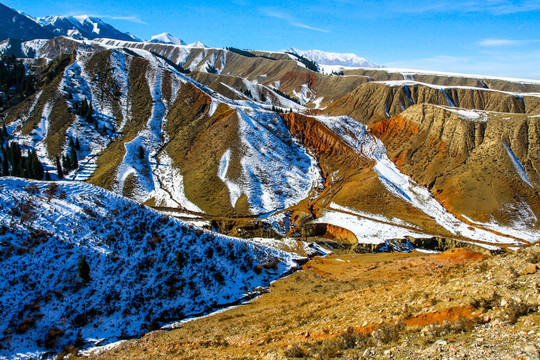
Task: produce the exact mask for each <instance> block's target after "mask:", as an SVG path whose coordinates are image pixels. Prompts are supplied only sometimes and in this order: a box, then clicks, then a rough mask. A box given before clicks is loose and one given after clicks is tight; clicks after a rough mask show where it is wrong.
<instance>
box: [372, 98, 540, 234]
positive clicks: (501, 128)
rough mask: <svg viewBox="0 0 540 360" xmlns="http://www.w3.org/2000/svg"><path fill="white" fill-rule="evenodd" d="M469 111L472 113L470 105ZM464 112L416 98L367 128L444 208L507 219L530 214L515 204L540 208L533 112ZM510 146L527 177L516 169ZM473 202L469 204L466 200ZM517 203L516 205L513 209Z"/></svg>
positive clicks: (539, 130) (538, 128)
mask: <svg viewBox="0 0 540 360" xmlns="http://www.w3.org/2000/svg"><path fill="white" fill-rule="evenodd" d="M469 114H470V113H469ZM475 114H476V116H478V118H480V119H481V120H474V119H472V120H471V119H470V118H467V117H466V116H462V115H460V114H459V113H457V112H455V111H454V110H453V109H451V108H442V107H436V106H431V105H425V104H421V105H415V106H412V107H410V108H409V109H407V110H406V111H404V112H403V113H401V114H400V115H399V116H396V117H393V118H390V119H388V120H383V121H381V122H378V123H375V124H373V125H372V126H371V127H370V130H371V132H372V133H373V134H374V135H375V136H377V137H379V138H380V139H381V140H382V141H383V142H384V143H385V145H386V148H387V150H388V155H389V157H390V158H391V159H392V160H393V161H394V162H395V163H396V164H397V165H398V167H399V168H400V169H401V170H402V171H403V172H404V173H406V174H408V175H410V176H411V177H412V178H413V179H414V180H415V181H416V182H418V183H419V184H420V185H423V186H427V187H428V188H429V189H430V190H431V192H432V193H433V195H434V196H435V197H436V198H437V200H439V201H440V202H441V203H442V204H443V205H444V206H445V207H446V208H447V209H448V210H450V211H451V212H453V213H454V214H456V215H458V216H459V215H460V214H463V215H466V216H468V217H470V218H472V219H474V220H477V221H482V222H489V221H490V219H492V218H494V219H495V220H497V221H498V222H501V223H504V224H509V223H512V221H517V222H520V221H532V223H528V224H527V225H528V226H533V227H534V226H536V227H537V226H538V222H537V221H536V220H533V219H532V218H531V220H527V219H525V218H524V215H523V212H520V211H515V210H517V209H523V208H526V207H529V208H530V211H532V213H533V214H538V213H539V211H540V195H539V192H538V189H539V188H540V172H539V169H540V158H539V155H540V147H539V145H538V144H539V141H538V140H539V139H538V136H539V134H540V122H539V120H538V118H537V117H532V116H527V115H516V114H508V113H505V114H502V113H492V112H479V113H473V114H472V115H475ZM510 151H511V153H513V154H514V155H515V156H516V158H517V159H519V161H520V163H521V164H522V165H523V167H524V169H525V171H526V173H527V177H528V179H529V181H530V184H528V183H527V182H525V181H524V180H523V179H522V178H521V177H520V176H519V174H518V171H517V170H516V168H515V166H514V164H513V163H512V156H511V155H510V153H509V152H510ZM471 204H474V206H471ZM512 210H514V211H512Z"/></svg>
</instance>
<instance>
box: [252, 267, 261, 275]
mask: <svg viewBox="0 0 540 360" xmlns="http://www.w3.org/2000/svg"><path fill="white" fill-rule="evenodd" d="M262 269H263V267H262V265H255V267H254V268H253V271H255V274H257V275H259V274H260V273H261V272H262Z"/></svg>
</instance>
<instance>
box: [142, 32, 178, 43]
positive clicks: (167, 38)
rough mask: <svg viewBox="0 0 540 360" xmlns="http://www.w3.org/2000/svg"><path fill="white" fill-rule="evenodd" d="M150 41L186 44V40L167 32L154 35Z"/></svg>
mask: <svg viewBox="0 0 540 360" xmlns="http://www.w3.org/2000/svg"><path fill="white" fill-rule="evenodd" d="M150 42H152V43H160V44H170V45H186V43H185V42H184V41H182V40H180V39H179V38H177V37H175V36H172V35H171V34H169V33H167V32H164V33H161V34H158V35H154V36H152V37H151V38H150Z"/></svg>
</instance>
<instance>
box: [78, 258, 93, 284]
mask: <svg viewBox="0 0 540 360" xmlns="http://www.w3.org/2000/svg"><path fill="white" fill-rule="evenodd" d="M77 269H78V271H79V276H80V277H81V279H82V281H83V283H85V284H86V283H88V282H90V280H91V278H90V266H89V265H88V263H87V262H86V258H85V257H84V256H81V258H80V259H79V264H78V265H77Z"/></svg>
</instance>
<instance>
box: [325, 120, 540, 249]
mask: <svg viewBox="0 0 540 360" xmlns="http://www.w3.org/2000/svg"><path fill="white" fill-rule="evenodd" d="M315 118H316V119H317V120H318V121H320V122H322V123H323V124H324V125H325V126H327V127H328V128H329V129H331V130H332V131H333V132H335V133H336V134H338V135H339V137H340V138H341V139H343V140H344V141H345V142H346V143H347V144H348V145H349V146H350V147H351V148H352V149H353V150H354V151H355V152H356V153H357V154H359V155H360V156H365V157H367V158H368V159H372V160H373V161H374V162H375V165H374V166H373V170H374V171H375V172H376V173H377V174H378V177H379V179H380V181H381V183H382V184H383V185H384V186H385V187H386V189H387V190H388V191H389V192H391V193H393V194H394V195H395V196H397V197H400V198H402V199H403V201H405V202H408V203H410V204H411V205H412V206H414V207H416V208H418V209H420V210H422V211H423V212H424V213H425V214H427V215H429V216H431V217H433V218H434V219H435V221H436V222H437V223H438V224H440V225H441V226H442V227H444V228H445V229H447V230H448V231H450V232H451V233H452V234H454V235H458V236H462V237H466V238H469V239H474V240H479V241H484V242H493V243H501V244H515V243H517V244H520V241H517V242H516V239H514V238H513V236H514V234H515V231H514V230H513V229H510V228H507V229H506V230H505V229H504V228H503V227H501V228H499V231H500V233H499V234H494V233H492V232H490V231H486V230H484V229H482V228H472V227H471V226H470V225H468V224H466V223H464V222H462V221H460V220H458V219H457V218H456V217H455V216H453V215H452V214H450V213H449V212H448V211H447V210H446V209H445V208H444V207H443V206H442V205H441V204H440V203H439V202H437V200H436V199H435V197H434V196H433V195H432V194H431V193H430V192H429V190H428V189H427V188H425V187H422V186H419V185H418V184H417V183H415V182H414V181H413V180H412V179H411V178H410V177H408V176H407V175H405V174H403V173H402V172H401V171H400V170H399V168H398V167H397V166H396V165H395V164H394V163H393V162H392V161H390V159H389V158H388V155H387V153H386V149H385V147H384V145H383V143H382V142H381V141H380V140H379V139H377V138H376V137H374V136H373V135H371V134H369V132H368V129H367V127H366V126H365V125H363V124H361V123H359V122H357V121H355V120H353V119H351V118H349V117H327V116H317V117H315ZM508 235H510V236H508ZM519 238H520V239H523V240H525V241H527V242H534V241H536V240H537V239H538V238H540V231H538V230H536V231H534V230H530V231H529V230H527V229H522V231H520V232H519Z"/></svg>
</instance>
